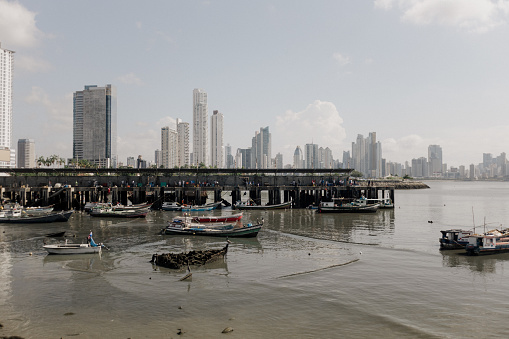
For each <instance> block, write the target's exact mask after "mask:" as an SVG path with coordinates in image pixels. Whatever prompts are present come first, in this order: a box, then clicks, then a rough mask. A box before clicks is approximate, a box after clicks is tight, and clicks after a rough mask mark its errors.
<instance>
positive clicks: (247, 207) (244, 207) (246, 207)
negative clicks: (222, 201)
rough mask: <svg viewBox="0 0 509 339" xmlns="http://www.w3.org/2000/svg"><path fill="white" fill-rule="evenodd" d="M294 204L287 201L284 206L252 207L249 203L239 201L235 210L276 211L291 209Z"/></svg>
mask: <svg viewBox="0 0 509 339" xmlns="http://www.w3.org/2000/svg"><path fill="white" fill-rule="evenodd" d="M291 205H292V202H291V201H287V202H284V203H282V204H275V205H254V204H253V205H250V204H249V203H248V202H244V201H239V202H237V203H236V204H235V208H236V209H238V210H275V209H285V208H291Z"/></svg>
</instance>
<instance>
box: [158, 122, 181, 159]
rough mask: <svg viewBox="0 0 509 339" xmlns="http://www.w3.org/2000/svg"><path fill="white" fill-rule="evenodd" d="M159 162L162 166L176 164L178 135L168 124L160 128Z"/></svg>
mask: <svg viewBox="0 0 509 339" xmlns="http://www.w3.org/2000/svg"><path fill="white" fill-rule="evenodd" d="M161 164H162V165H163V167H164V168H174V167H176V166H178V135H177V131H176V130H174V129H172V128H170V127H168V126H166V127H163V128H161Z"/></svg>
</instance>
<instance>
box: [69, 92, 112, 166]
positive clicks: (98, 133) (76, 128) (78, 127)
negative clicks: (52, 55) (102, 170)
mask: <svg viewBox="0 0 509 339" xmlns="http://www.w3.org/2000/svg"><path fill="white" fill-rule="evenodd" d="M73 159H75V160H88V161H89V162H91V163H93V164H96V165H98V166H100V167H116V166H117V90H116V88H115V86H112V85H106V86H105V87H97V86H96V85H91V86H85V89H84V90H83V91H76V92H74V95H73Z"/></svg>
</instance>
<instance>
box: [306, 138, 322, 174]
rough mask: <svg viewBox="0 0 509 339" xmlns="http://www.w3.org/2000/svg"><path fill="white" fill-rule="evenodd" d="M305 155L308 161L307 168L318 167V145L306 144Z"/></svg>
mask: <svg viewBox="0 0 509 339" xmlns="http://www.w3.org/2000/svg"><path fill="white" fill-rule="evenodd" d="M304 157H305V161H306V168H311V169H318V168H320V166H319V164H318V145H317V144H306V145H305V146H304Z"/></svg>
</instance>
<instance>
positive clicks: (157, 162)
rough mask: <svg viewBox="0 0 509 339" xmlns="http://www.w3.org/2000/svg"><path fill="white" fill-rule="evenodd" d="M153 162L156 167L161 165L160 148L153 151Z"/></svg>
mask: <svg viewBox="0 0 509 339" xmlns="http://www.w3.org/2000/svg"><path fill="white" fill-rule="evenodd" d="M154 162H155V165H156V168H159V167H161V165H162V163H163V158H162V154H161V150H158V149H156V150H155V152H154Z"/></svg>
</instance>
